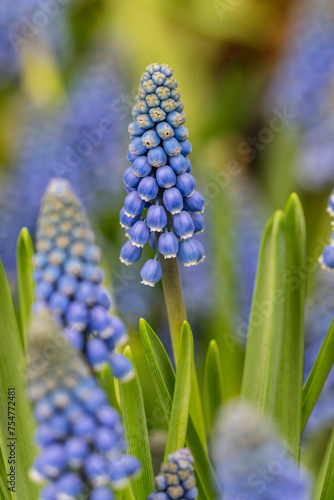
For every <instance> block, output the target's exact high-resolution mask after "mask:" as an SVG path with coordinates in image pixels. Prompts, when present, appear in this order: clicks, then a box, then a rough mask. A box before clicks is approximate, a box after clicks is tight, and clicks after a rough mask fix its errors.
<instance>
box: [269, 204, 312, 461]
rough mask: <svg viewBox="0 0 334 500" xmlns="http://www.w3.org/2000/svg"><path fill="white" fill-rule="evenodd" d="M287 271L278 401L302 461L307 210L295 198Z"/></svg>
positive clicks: (284, 431) (288, 217) (282, 423)
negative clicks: (305, 215) (304, 212)
mask: <svg viewBox="0 0 334 500" xmlns="http://www.w3.org/2000/svg"><path fill="white" fill-rule="evenodd" d="M285 233H286V267H285V269H284V268H282V269H281V272H283V279H284V282H285V295H283V292H282V300H283V301H284V302H283V304H284V306H285V316H284V325H283V330H282V352H281V363H280V372H279V377H278V389H277V400H276V421H277V422H278V431H279V432H280V435H281V436H282V437H283V438H284V439H285V440H286V442H288V443H289V449H290V451H291V453H292V454H293V456H294V458H295V459H296V460H297V461H298V460H299V455H300V435H301V427H300V422H301V407H302V405H301V399H302V396H301V395H302V387H303V359H304V306H305V291H306V276H307V272H306V229H305V220H304V214H303V209H302V206H301V204H300V201H299V199H298V197H297V195H296V194H292V195H291V196H290V199H289V201H288V203H287V206H286V209H285Z"/></svg>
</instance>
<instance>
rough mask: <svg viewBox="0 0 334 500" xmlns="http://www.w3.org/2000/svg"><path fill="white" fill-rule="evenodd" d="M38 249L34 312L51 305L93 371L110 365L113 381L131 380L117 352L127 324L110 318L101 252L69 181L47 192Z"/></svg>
mask: <svg viewBox="0 0 334 500" xmlns="http://www.w3.org/2000/svg"><path fill="white" fill-rule="evenodd" d="M36 246H37V253H36V255H35V257H34V262H35V268H36V270H35V275H34V277H35V281H36V283H37V286H36V308H37V309H38V307H39V306H40V305H42V306H45V305H47V306H48V307H49V308H50V309H51V310H52V312H53V315H54V317H55V318H56V319H57V321H58V322H59V323H60V324H61V325H62V327H63V328H64V329H65V330H64V332H65V335H66V337H67V338H68V340H69V341H70V343H71V344H72V345H73V346H74V347H75V348H76V349H77V350H79V351H81V352H83V353H84V355H85V356H86V357H87V359H88V361H89V363H90V364H91V365H92V367H93V368H94V369H96V370H99V369H100V368H101V367H102V366H103V365H105V364H106V363H109V364H110V367H111V369H112V371H113V374H114V375H115V377H117V378H120V379H122V380H125V379H127V378H129V377H131V376H132V374H133V370H132V365H131V363H130V361H129V360H128V359H127V358H126V357H125V356H123V355H122V354H120V353H117V352H116V351H115V348H116V347H117V345H119V344H120V343H124V342H125V341H126V340H127V335H126V329H125V326H124V324H123V322H122V321H121V320H120V319H119V318H118V317H117V316H114V315H110V314H109V309H110V307H111V300H110V297H109V294H108V292H107V290H106V289H105V287H104V286H103V285H102V284H101V282H102V280H103V277H104V275H103V271H102V269H101V268H100V267H99V266H98V263H99V260H100V251H99V248H98V247H97V246H96V245H95V244H94V235H93V233H92V231H91V229H90V227H89V222H88V220H87V219H86V216H85V214H84V211H83V208H82V206H81V204H80V202H79V200H78V199H77V198H76V197H75V196H74V194H73V193H72V191H71V188H70V185H69V183H68V182H67V181H65V180H61V179H53V180H52V181H51V182H50V184H49V186H48V188H47V190H46V193H45V196H44V198H43V205H42V209H41V212H40V217H39V220H38V228H37V237H36Z"/></svg>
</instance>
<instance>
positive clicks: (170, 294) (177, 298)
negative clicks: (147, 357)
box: [160, 256, 206, 447]
mask: <svg viewBox="0 0 334 500" xmlns="http://www.w3.org/2000/svg"><path fill="white" fill-rule="evenodd" d="M160 262H161V267H162V287H163V291H164V296H165V303H166V309H167V317H168V324H169V330H170V335H171V339H172V346H173V353H174V359H175V365H176V366H177V361H178V357H179V347H180V339H181V331H182V327H183V323H184V322H185V321H187V313H186V308H185V305H184V300H183V293H182V286H181V280H180V273H179V267H178V263H177V259H176V258H174V259H164V258H162V256H160ZM189 411H190V414H191V416H192V418H193V421H194V424H195V427H196V429H197V432H198V434H199V436H200V438H201V441H202V443H203V445H204V446H205V447H206V431H205V424H204V414H203V407H202V401H201V396H200V392H199V386H198V380H197V375H196V369H195V365H194V366H193V372H192V383H191V395H190V403H189Z"/></svg>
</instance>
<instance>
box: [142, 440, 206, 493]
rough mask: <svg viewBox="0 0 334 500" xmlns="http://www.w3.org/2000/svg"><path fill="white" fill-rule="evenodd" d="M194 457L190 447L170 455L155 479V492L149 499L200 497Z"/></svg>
mask: <svg viewBox="0 0 334 500" xmlns="http://www.w3.org/2000/svg"><path fill="white" fill-rule="evenodd" d="M193 463H194V459H193V456H192V455H191V453H190V451H189V450H188V448H184V449H183V450H178V451H176V452H175V453H172V454H171V455H168V462H167V463H165V464H164V465H163V466H162V467H161V473H160V474H159V476H157V477H156V478H155V480H154V488H155V492H154V493H151V494H150V495H149V496H148V497H147V500H169V499H172V500H177V499H187V500H195V499H196V498H197V497H198V491H197V488H196V480H195V477H194V466H193Z"/></svg>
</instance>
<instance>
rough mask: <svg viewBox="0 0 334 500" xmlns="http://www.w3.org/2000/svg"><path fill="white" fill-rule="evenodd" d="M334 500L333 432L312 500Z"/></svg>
mask: <svg viewBox="0 0 334 500" xmlns="http://www.w3.org/2000/svg"><path fill="white" fill-rule="evenodd" d="M333 498H334V432H333V433H332V436H331V439H330V441H329V443H328V447H327V450H326V454H325V458H324V460H323V463H322V466H321V469H320V472H319V474H318V478H317V485H316V491H315V494H314V500H332V499H333Z"/></svg>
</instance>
